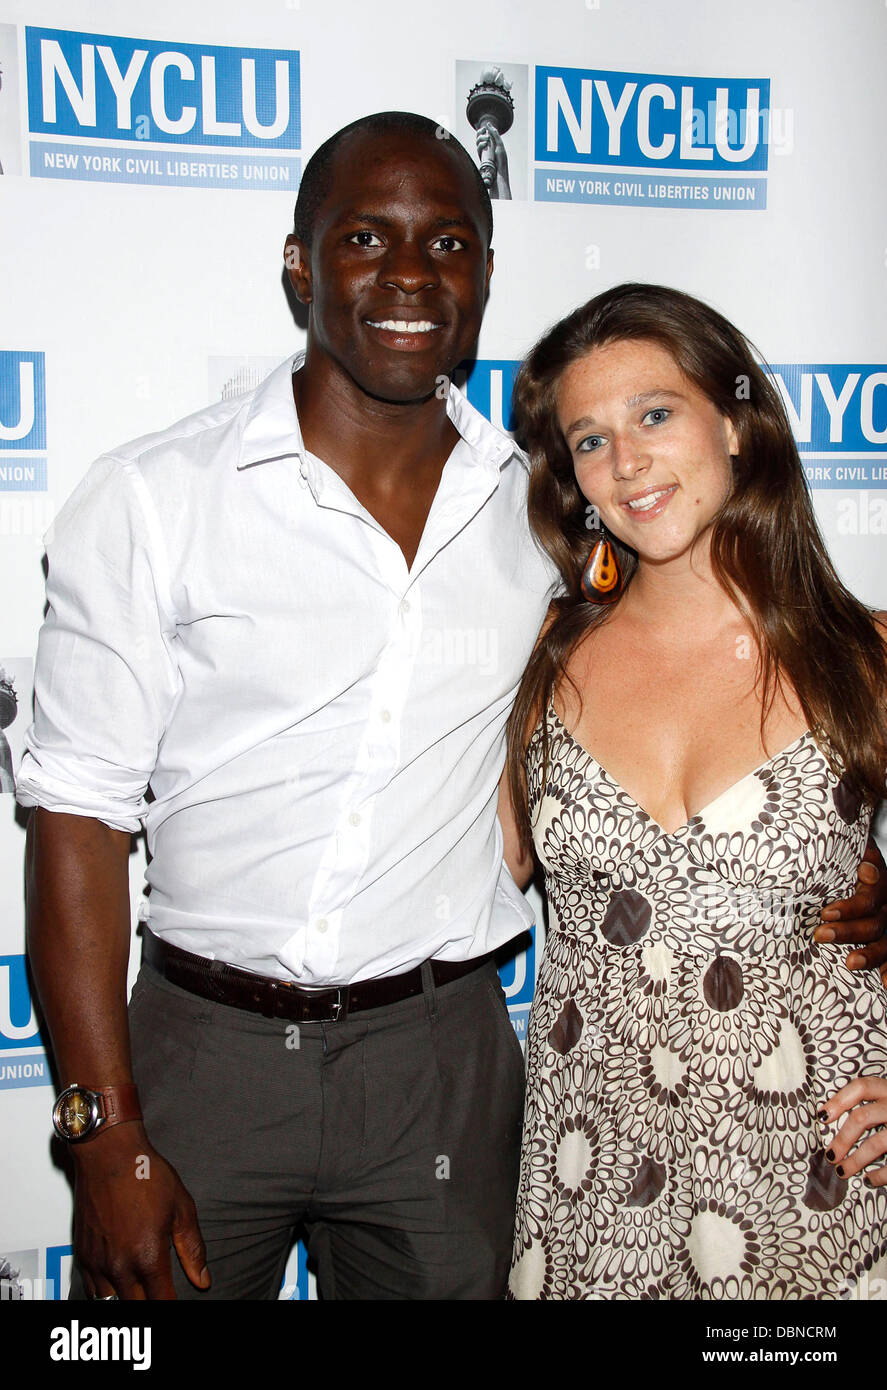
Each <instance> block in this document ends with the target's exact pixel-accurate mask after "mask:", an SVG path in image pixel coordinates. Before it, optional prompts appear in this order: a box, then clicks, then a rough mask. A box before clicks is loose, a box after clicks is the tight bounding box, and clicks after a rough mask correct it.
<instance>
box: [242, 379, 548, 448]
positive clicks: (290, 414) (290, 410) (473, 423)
mask: <svg viewBox="0 0 887 1390" xmlns="http://www.w3.org/2000/svg"><path fill="white" fill-rule="evenodd" d="M304 360H305V353H304V352H297V353H294V354H293V356H292V357H288V358H287V359H286V361H285V362H281V364H280V366H279V367H275V368H274V371H273V372H271V374H270V375H269V376H267V377H266V378H265V380H264V381H263V382H262V383H261V384H260V385H259V386H258V387H257V388H256V390H255V391H254V392H253V395H252V399H251V401H250V402H249V407H248V409H247V411H246V416H245V419H244V423H243V429H242V431H241V436H240V448H239V450H238V452H237V459H236V466H237V468H238V469H239V470H243V469H245V468H253V467H254V466H255V465H257V464H260V463H268V462H270V460H271V459H279V458H293V457H297V458H300V459H302V461H303V462H304V461H305V460H306V459H307V457H308V454H307V450H306V449H305V444H304V441H303V439H302V431H301V429H300V428H299V417H298V415H297V414H296V403H295V401H294V400H293V385H292V377H293V372H295V371H297V370H298V369H299V367H301V365H302V363H303V362H304ZM447 415H448V416H449V417H450V419H451V420H452V422H453V424H454V425H455V427H456V429H457V430H458V431H459V434H460V435H461V436H462V438H463V439H464V440H465V443H466V444H467V445H468V447H469V448H470V449H471V451H472V454H473V455H474V456H475V460H476V461H477V462H478V463H480V464H481V465H482V466H484V467H486V468H489V469H491V470H492V469H495V471H496V472H497V473H498V472H499V470H500V469H502V468H503V467H504V466H505V464H506V463H508V461H509V459H512V458H516V459H519V460H520V462H521V463H523V465H524V467H527V466H528V465H527V460H526V457H525V456H524V454H523V453H522V452H521V450H520V449H519V448H518V447H517V445H516V444H515V443H514V440H513V439H511V438H510V437H509V436H508V435H507V434H505V433H504V432H503V431H502V430H500V429H497V428H496V426H495V425H491V424H490V422H489V420H487V419H486V418H485V416H483V415H481V413H480V411H479V410H476V409H475V407H474V406H473V405H472V404H471V402H470V401H469V400H468V399H467V397H466V396H464V395H463V394H462V392H461V391H460V390H459V389H458V387H456V386H454V385H453V383H452V382H450V387H449V394H448V396H447Z"/></svg>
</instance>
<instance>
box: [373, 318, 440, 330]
mask: <svg viewBox="0 0 887 1390" xmlns="http://www.w3.org/2000/svg"><path fill="white" fill-rule="evenodd" d="M368 322H369V325H370V327H371V328H387V329H388V331H389V332H391V333H430V332H431V331H432V329H434V328H436V327H437V324H436V323H432V322H431V320H430V319H381V320H379V321H378V322H374V321H373V320H372V319H369V320H368Z"/></svg>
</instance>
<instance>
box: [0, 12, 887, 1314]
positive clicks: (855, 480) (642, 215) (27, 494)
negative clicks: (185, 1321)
mask: <svg viewBox="0 0 887 1390" xmlns="http://www.w3.org/2000/svg"><path fill="white" fill-rule="evenodd" d="M885 54H887V6H885V4H884V3H883V0H843V3H842V4H840V5H836V4H834V3H832V0H807V3H805V4H804V5H798V4H796V3H794V0H745V3H743V4H742V5H734V4H729V3H726V0H724V3H714V4H711V3H702V0H671V3H669V4H668V5H650V4H649V2H648V0H548V3H547V4H545V5H544V6H540V5H537V4H535V3H533V0H479V3H478V0H470V2H469V0H452V3H450V4H449V5H448V6H446V7H440V6H437V5H432V4H423V3H421V2H418V3H417V0H379V3H377V4H376V5H374V6H366V5H364V4H362V3H358V0H253V3H252V4H251V5H250V6H248V7H244V6H242V5H241V4H238V3H235V0H215V3H214V4H213V5H211V6H208V5H201V4H198V3H196V2H195V0H154V3H153V4H152V5H151V6H150V7H148V8H147V9H146V8H145V7H143V6H137V5H135V4H132V3H130V2H129V0H124V2H123V3H111V0H89V3H87V0H65V3H64V4H62V3H52V2H51V0H46V3H41V0H32V2H31V3H28V4H26V5H20V6H19V7H15V6H12V7H9V6H7V7H6V10H5V12H4V13H3V14H2V15H0V198H2V217H0V265H2V268H3V271H2V297H0V306H2V307H0V579H2V594H3V601H2V602H3V608H2V625H0V1128H2V1132H3V1135H4V1143H3V1157H2V1161H0V1162H2V1191H3V1193H4V1200H3V1201H2V1203H0V1296H2V1297H5V1298H60V1297H64V1296H65V1294H66V1292H67V1286H68V1281H69V1277H70V1262H71V1246H70V1240H71V1231H70V1225H71V1193H70V1188H69V1184H68V1180H67V1177H66V1175H65V1169H64V1164H63V1161H62V1159H61V1156H60V1155H59V1153H58V1152H57V1150H56V1147H55V1145H54V1143H53V1142H52V1141H51V1138H50V1133H51V1132H50V1124H49V1113H50V1107H51V1101H52V1098H53V1094H54V1091H53V1084H54V1082H53V1077H52V1075H51V1070H50V1063H49V1059H48V1057H47V1053H46V1051H45V1043H44V1039H43V1038H42V1037H41V1032H40V1021H39V1016H38V1013H37V1010H36V1008H35V1005H34V1001H33V998H32V994H31V991H30V987H29V979H28V974H27V970H26V963H25V954H24V907H23V851H24V841H25V830H24V826H25V821H24V816H23V815H22V814H21V813H20V812H17V811H16V808H15V798H14V795H13V794H12V793H13V792H14V777H15V768H16V766H17V763H18V760H19V758H20V755H21V749H22V737H23V733H24V730H25V728H26V727H27V725H28V723H29V722H30V718H31V699H32V680H33V658H34V652H35V649H36V641H37V632H38V629H39V626H40V622H41V618H42V612H43V603H44V591H43V579H44V576H43V567H42V557H43V546H42V539H41V538H42V536H43V534H44V532H45V531H46V529H47V527H48V526H49V524H50V523H51V521H52V518H53V516H54V515H55V513H56V512H57V510H58V508H59V507H60V505H61V503H62V502H63V501H64V500H65V498H66V497H67V495H68V494H69V493H70V492H71V491H72V489H73V488H74V486H75V485H76V483H77V482H78V481H79V479H80V478H81V477H82V475H83V474H84V472H85V471H86V469H87V467H88V465H89V464H90V462H91V461H92V459H93V458H95V457H96V456H98V455H99V454H100V453H102V452H103V451H105V450H106V449H108V448H110V447H112V446H114V445H115V444H118V443H120V442H122V441H125V440H128V439H131V438H134V437H136V436H138V435H140V434H144V433H146V432H148V431H149V430H153V429H158V428H162V427H163V426H165V425H166V424H168V423H169V422H171V421H173V420H175V419H177V418H179V417H181V416H183V415H185V414H188V413H189V412H191V411H193V410H196V409H198V408H200V407H201V406H203V405H204V404H206V403H207V402H209V401H211V400H217V399H219V398H220V397H223V396H228V395H231V394H235V393H238V392H241V391H244V390H249V389H250V388H251V387H253V386H254V385H255V384H256V383H257V382H258V381H260V380H261V379H262V377H263V376H264V375H265V374H266V373H267V372H268V371H269V370H270V369H271V368H272V367H273V366H275V365H276V364H277V363H278V362H279V361H280V360H281V359H282V358H283V357H285V356H287V355H289V354H290V353H291V352H292V351H294V350H295V349H296V348H298V347H300V346H301V345H302V344H303V342H304V332H303V330H302V329H301V328H300V327H299V326H298V325H297V324H296V323H295V322H294V319H293V316H292V313H291V310H290V307H289V304H288V301H287V298H286V295H285V293H284V287H283V279H282V269H283V264H282V251H283V241H284V237H285V236H286V234H287V232H288V230H289V229H290V227H291V222H292V205H293V202H294V199H295V196H296V191H297V188H298V184H299V176H300V170H301V168H302V165H303V162H304V161H305V160H306V159H307V158H308V157H309V156H310V154H311V152H312V151H313V150H314V149H315V148H316V147H317V146H318V145H319V144H320V143H321V142H322V141H323V140H324V139H326V137H327V136H328V135H330V134H332V132H333V131H335V130H337V129H339V128H340V127H341V126H343V125H345V124H346V123H348V122H349V121H352V120H354V119H356V118H357V117H359V116H361V115H363V114H366V113H368V112H371V111H378V110H388V109H393V108H398V109H405V110H413V111H419V112H422V113H423V114H425V115H428V116H430V117H431V118H432V119H433V120H435V121H436V122H437V123H439V124H440V125H441V126H443V127H445V128H446V129H447V130H449V131H451V132H453V133H454V134H455V135H456V136H457V137H458V138H459V139H460V140H461V141H462V142H463V143H464V144H465V146H466V147H467V148H468V149H469V150H470V151H471V153H472V155H473V156H474V158H475V159H476V160H477V162H478V165H479V166H480V167H481V169H482V172H483V175H484V178H485V179H486V181H487V183H488V186H489V187H490V189H491V193H492V195H493V197H494V203H493V207H494V213H495V235H494V246H495V251H496V269H495V274H494V277H493V282H492V291H491V297H490V302H489V308H488V311H487V315H486V319H485V322H484V327H483V332H482V335H481V339H480V344H479V350H478V354H479V355H478V360H477V361H476V362H475V363H473V364H466V366H465V369H464V371H463V372H462V374H461V376H460V379H459V385H460V386H461V389H463V390H464V391H465V392H466V393H467V395H468V397H469V399H470V400H471V401H472V402H473V403H474V404H475V405H476V406H477V407H478V408H479V409H480V410H482V411H483V412H484V413H485V414H486V415H487V416H488V417H489V418H490V419H492V420H493V421H494V422H495V423H496V424H499V425H501V426H503V427H505V428H508V427H509V425H510V410H509V401H510V395H511V387H512V383H513V379H514V375H515V372H516V370H517V367H518V364H519V362H520V359H521V356H522V354H523V353H524V352H525V351H526V350H527V348H528V347H529V346H530V344H531V343H532V342H533V341H534V339H535V338H536V337H537V336H538V335H539V334H540V333H541V332H542V331H543V330H544V329H545V328H546V327H547V326H549V325H550V324H551V323H553V322H554V321H555V320H556V319H558V318H559V317H561V316H562V315H563V314H564V313H566V312H567V311H569V310H570V309H572V308H574V307H575V306H576V305H578V304H580V303H581V302H583V301H584V300H586V299H588V298H590V297H591V296H592V295H594V294H596V293H598V292H599V291H600V290H602V289H604V288H606V287H607V286H609V285H612V284H615V283H618V282H620V281H623V280H646V281H654V282H657V283H662V284H667V285H673V286H676V287H678V288H680V289H683V290H687V291H689V292H690V293H692V294H695V295H698V296H700V297H701V298H704V299H706V300H708V301H709V302H711V303H712V304H714V305H715V306H716V307H717V308H718V309H720V310H721V311H722V312H723V313H725V314H726V315H727V317H728V318H730V319H732V320H733V321H734V322H735V323H737V324H738V326H739V327H740V328H741V329H743V331H744V332H746V333H747V334H748V335H749V336H750V337H751V338H752V340H753V341H754V342H755V343H756V344H757V345H758V347H759V349H760V351H761V353H762V354H763V356H764V358H765V359H766V360H767V362H768V363H769V364H770V370H771V371H772V373H773V376H774V379H775V381H776V384H777V386H778V388H779V390H780V392H781V393H782V396H783V399H784V400H785V403H786V408H787V410H788V414H789V418H790V420H791V423H792V427H793V429H794V432H795V436H796V439H797V442H798V447H799V450H800V452H801V456H802V458H803V461H804V465H805V468H806V471H807V476H808V479H809V483H810V487H811V489H812V491H813V497H814V501H815V505H816V509H817V513H818V515H819V518H820V521H821V525H822V527H823V530H824V533H825V536H826V538H827V541H828V545H829V547H830V550H831V554H832V556H833V558H834V561H835V563H836V565H837V567H838V569H839V571H840V573H841V574H842V576H843V577H844V579H845V580H846V582H847V583H848V584H849V585H850V587H851V588H852V589H853V590H854V591H855V592H856V593H857V594H858V595H859V596H860V597H861V598H863V599H864V600H865V601H866V602H868V603H871V604H874V605H878V606H880V607H887V580H885V577H884V536H885V534H887V341H885V329H884V323H885V304H887V293H885V291H887V185H885V179H884V175H883V152H882V143H883V132H884V129H885V126H887V121H885V114H887V113H885V84H884V78H883V73H884V62H885ZM143 866H144V846H143V844H141V843H139V844H138V845H137V848H136V850H135V851H134V853H133V856H132V899H133V922H134V927H135V923H136V918H137V913H138V907H139V902H140V897H141V892H142V874H143ZM534 902H535V904H536V906H537V909H538V925H537V929H536V934H535V941H534V942H532V943H530V944H528V946H527V949H526V950H521V951H520V952H519V953H518V954H517V955H516V956H515V957H514V958H513V959H512V960H511V961H509V962H506V963H505V964H503V966H502V979H503V984H504V986H505V990H506V994H507V996H508V1000H509V1008H510V1010H511V1014H512V1019H513V1022H514V1026H515V1029H516V1031H517V1033H518V1036H519V1037H521V1038H523V1036H524V1034H525V1030H526V1023H527V1013H528V1009H529V1003H530V999H531V997H532V989H533V982H534V978H535V970H536V959H537V953H538V952H539V951H540V950H541V946H542V932H543V927H542V913H541V903H539V900H538V897H536V898H535V899H534ZM138 950H139V948H138V943H136V947H135V950H134V953H133V973H134V971H135V966H136V963H137V959H138ZM63 1080H64V1082H65V1083H67V1082H68V1081H70V1080H71V1078H63ZM280 1296H281V1298H285V1299H291V1298H296V1299H298V1298H309V1297H312V1296H313V1287H312V1285H311V1280H310V1278H309V1275H308V1273H307V1271H306V1268H305V1257H304V1250H303V1249H302V1248H301V1247H300V1246H297V1247H295V1248H294V1250H293V1254H292V1258H291V1260H290V1264H289V1267H288V1269H287V1272H286V1277H285V1280H284V1284H283V1286H282V1288H281V1294H280Z"/></svg>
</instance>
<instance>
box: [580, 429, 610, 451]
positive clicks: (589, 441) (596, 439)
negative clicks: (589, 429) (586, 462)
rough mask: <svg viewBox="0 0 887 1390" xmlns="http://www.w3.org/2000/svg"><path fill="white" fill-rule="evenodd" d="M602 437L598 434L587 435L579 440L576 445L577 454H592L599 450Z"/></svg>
mask: <svg viewBox="0 0 887 1390" xmlns="http://www.w3.org/2000/svg"><path fill="white" fill-rule="evenodd" d="M603 442H604V441H603V436H602V435H600V434H589V435H586V437H585V438H584V439H580V441H579V443H578V444H577V445H576V453H577V454H593V453H594V451H595V449H599V448H600V446H601V444H602V443H603Z"/></svg>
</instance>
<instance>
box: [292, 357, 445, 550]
mask: <svg viewBox="0 0 887 1390" xmlns="http://www.w3.org/2000/svg"><path fill="white" fill-rule="evenodd" d="M293 398H294V400H295V403H296V410H297V411H298V415H299V426H300V428H301V431H302V439H303V441H304V444H305V448H306V449H308V450H309V452H310V453H312V454H315V455H316V456H317V457H318V458H320V459H322V460H323V462H324V463H325V464H327V466H328V467H329V468H332V469H333V471H334V472H335V473H337V474H338V475H339V477H340V478H341V479H342V481H343V482H344V483H345V485H346V486H347V487H348V488H350V490H351V492H352V493H353V494H354V496H355V497H356V498H357V500H358V501H359V502H360V503H361V505H362V506H363V507H365V508H366V510H367V511H368V512H369V513H370V514H371V516H373V517H375V519H376V521H378V523H379V525H380V526H382V527H383V529H384V530H385V531H387V532H388V534H389V535H390V536H391V538H392V540H394V541H395V542H396V543H397V544H398V545H399V546H400V549H401V551H402V552H403V555H404V558H405V560H406V562H407V566H408V567H412V563H413V560H414V559H415V557H416V552H417V551H418V549H419V543H420V541H421V539H422V533H423V531H424V529H425V523H426V521H427V520H428V513H429V512H430V510H431V504H432V502H433V501H434V496H435V493H436V492H437V488H438V484H439V482H440V477H441V473H442V472H443V466H444V464H445V463H446V461H447V459H448V457H449V455H450V454H451V453H452V451H453V449H454V447H455V445H456V441H457V440H458V438H459V433H458V430H457V429H456V427H455V425H453V423H452V421H451V420H450V419H449V416H448V415H447V410H446V398H444V399H443V400H441V399H439V398H438V397H437V395H434V396H432V397H431V398H430V399H427V400H423V401H413V402H409V403H400V402H391V401H380V400H376V399H374V398H373V397H372V396H368V395H367V394H366V392H363V391H361V390H360V389H359V387H357V386H356V385H355V384H354V383H353V382H352V381H350V379H348V378H347V377H343V376H342V375H341V374H338V373H332V372H325V371H323V370H321V371H315V370H312V362H311V353H310V350H309V354H308V357H307V359H306V361H305V365H304V366H303V367H302V369H301V370H300V371H299V372H297V373H296V374H295V376H294V377H293Z"/></svg>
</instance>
